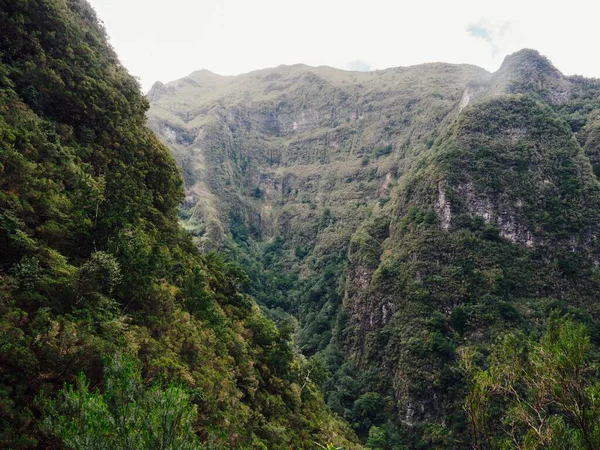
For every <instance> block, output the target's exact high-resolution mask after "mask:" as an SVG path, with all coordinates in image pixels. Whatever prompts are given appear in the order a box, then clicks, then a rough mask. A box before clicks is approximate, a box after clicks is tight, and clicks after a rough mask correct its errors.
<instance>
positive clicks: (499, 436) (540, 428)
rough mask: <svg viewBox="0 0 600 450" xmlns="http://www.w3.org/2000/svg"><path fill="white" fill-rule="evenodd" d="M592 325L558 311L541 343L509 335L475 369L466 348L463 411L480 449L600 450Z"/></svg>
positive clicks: (470, 354) (598, 406) (470, 353)
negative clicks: (466, 388) (484, 363)
mask: <svg viewBox="0 0 600 450" xmlns="http://www.w3.org/2000/svg"><path fill="white" fill-rule="evenodd" d="M591 356H592V352H591V346H590V337H589V333H588V331H587V328H586V327H585V326H584V325H582V324H577V323H575V322H573V321H572V319H569V318H561V317H559V316H558V315H557V314H554V315H553V316H552V317H551V318H550V319H549V322H548V327H547V330H546V332H545V333H544V335H543V336H542V337H541V338H540V339H539V340H534V339H531V338H526V337H524V336H519V335H515V334H507V335H505V336H504V337H503V339H502V340H501V341H500V342H499V343H498V344H497V346H496V347H494V349H493V351H492V353H491V354H490V356H489V357H488V358H487V362H488V365H489V368H485V369H481V368H479V367H478V366H477V365H476V362H475V357H476V353H475V352H474V351H473V350H466V351H465V352H464V353H463V357H462V361H463V362H462V368H463V371H464V373H465V375H466V377H467V379H468V382H469V392H468V394H467V397H466V399H465V403H464V408H465V411H466V412H467V415H468V416H469V420H470V430H471V433H472V436H473V443H474V448H478V449H484V448H490V449H494V448H527V449H530V448H531V449H533V448H565V449H566V448H574V449H588V450H592V449H596V448H598V446H600V428H599V426H598V423H599V419H600V401H599V400H598V389H600V386H599V385H598V383H597V380H596V378H597V374H596V366H597V363H598V361H597V359H593V360H592V359H591Z"/></svg>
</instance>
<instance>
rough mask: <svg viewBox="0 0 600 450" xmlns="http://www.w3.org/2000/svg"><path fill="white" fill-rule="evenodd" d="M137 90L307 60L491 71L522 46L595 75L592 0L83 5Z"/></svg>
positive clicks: (197, 0)
mask: <svg viewBox="0 0 600 450" xmlns="http://www.w3.org/2000/svg"><path fill="white" fill-rule="evenodd" d="M90 2H91V4H92V6H94V8H95V9H96V11H97V13H98V16H99V18H100V20H102V21H103V22H104V25H105V27H106V29H107V32H108V34H109V36H110V42H111V44H112V45H113V47H114V48H115V49H116V51H117V53H118V54H119V57H120V58H121V61H122V62H123V64H124V65H125V66H126V67H127V68H128V69H129V71H130V72H131V73H132V74H133V75H135V76H138V77H139V78H140V80H141V83H142V87H143V89H144V91H147V90H148V89H149V88H150V87H151V86H152V84H153V83H154V82H155V81H157V80H160V81H163V82H167V81H172V80H174V79H177V78H181V77H183V76H186V75H188V74H190V73H191V72H193V71H194V70H199V69H208V70H211V71H213V72H216V73H220V74H226V75H234V74H238V73H244V72H248V71H251V70H255V69H260V68H265V67H272V66H277V65H280V64H295V63H305V64H310V65H329V66H334V67H339V68H345V69H355V70H368V69H383V68H387V67H395V66H407V65H413V64H419V63H424V62H434V61H444V62H452V63H471V64H476V65H478V66H481V67H484V68H486V69H488V70H496V69H497V68H498V67H499V65H500V63H501V62H502V59H503V58H504V56H505V55H506V54H508V53H512V52H514V51H516V50H519V49H521V48H524V47H528V48H535V49H537V50H539V51H540V52H541V53H542V54H544V55H546V56H548V57H549V58H550V59H551V60H552V62H553V63H554V64H555V65H556V66H557V67H558V68H559V69H560V70H561V71H562V72H563V73H565V74H569V75H571V74H580V75H585V76H589V77H600V58H599V57H598V50H597V49H598V45H599V43H600V39H599V33H598V32H599V30H600V28H599V27H598V17H599V14H600V2H598V1H593V0H570V1H568V2H564V1H558V0H545V1H537V0H493V1H490V0H410V1H404V0H363V1H355V0H300V1H290V0H167V1H165V0H160V1H158V0H90Z"/></svg>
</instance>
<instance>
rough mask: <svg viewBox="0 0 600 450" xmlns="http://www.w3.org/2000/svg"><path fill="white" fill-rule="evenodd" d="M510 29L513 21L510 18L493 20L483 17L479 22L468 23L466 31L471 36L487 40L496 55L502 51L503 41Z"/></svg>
mask: <svg viewBox="0 0 600 450" xmlns="http://www.w3.org/2000/svg"><path fill="white" fill-rule="evenodd" d="M510 29H511V22H510V21H509V20H505V21H503V22H492V21H490V20H488V19H485V18H482V19H480V20H479V21H478V22H472V23H470V24H469V25H467V28H466V31H467V33H468V34H469V36H471V37H473V38H475V39H481V40H483V41H485V42H487V43H488V44H489V45H490V47H491V50H492V55H493V56H496V55H497V54H498V53H500V52H501V50H502V49H501V41H502V40H503V38H504V36H505V35H506V34H507V33H508V32H509V31H510Z"/></svg>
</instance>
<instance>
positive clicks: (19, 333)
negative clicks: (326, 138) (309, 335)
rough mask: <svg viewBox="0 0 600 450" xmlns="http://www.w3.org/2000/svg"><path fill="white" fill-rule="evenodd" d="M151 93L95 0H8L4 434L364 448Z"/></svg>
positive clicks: (4, 29) (4, 5) (4, 18)
mask: <svg viewBox="0 0 600 450" xmlns="http://www.w3.org/2000/svg"><path fill="white" fill-rule="evenodd" d="M147 109H148V102H147V100H146V99H145V98H144V97H143V96H142V95H141V93H140V88H139V85H138V83H137V81H136V80H135V79H134V78H133V77H131V76H130V75H129V74H128V73H127V71H126V70H125V69H124V68H123V66H122V65H121V64H120V63H119V61H118V59H117V57H116V56H115V53H114V52H113V50H112V49H111V48H110V46H109V45H108V44H107V37H106V35H105V33H104V30H103V28H102V27H101V26H100V25H99V22H98V19H97V17H96V15H95V13H94V11H93V10H92V9H91V7H90V6H89V5H88V3H87V2H86V1H85V0H0V447H1V448H7V449H27V448H75V449H101V448H102V449H118V448H123V449H125V448H127V449H133V448H161V449H167V448H172V449H175V448H180V449H183V448H265V449H266V448H269V449H288V448H315V445H316V444H315V442H320V443H326V442H330V441H331V442H333V443H335V444H336V445H343V446H344V448H353V444H352V443H351V440H352V437H353V432H352V431H351V430H349V429H347V428H345V426H344V425H343V424H342V423H341V422H340V421H339V420H338V419H336V418H334V417H333V416H332V414H331V413H330V412H329V411H328V409H327V408H326V406H325V404H324V402H323V399H322V395H321V393H320V392H319V390H318V389H317V388H316V387H315V385H314V383H313V382H312V379H316V380H318V378H316V377H315V375H314V374H313V375H312V376H309V374H310V373H312V372H313V371H312V369H311V367H310V365H309V363H308V362H306V360H305V359H304V358H303V357H301V356H300V355H298V354H297V353H296V352H295V350H294V346H293V344H292V342H291V333H292V330H293V327H292V326H291V325H287V326H286V325H285V324H280V326H279V327H276V326H275V325H274V323H273V322H272V321H271V320H269V319H267V318H266V317H265V316H264V315H263V314H262V313H261V312H260V311H259V309H258V307H257V306H256V304H255V302H254V300H253V299H252V298H251V297H250V296H249V295H247V294H246V293H244V286H245V285H247V283H248V282H249V280H248V278H247V276H246V275H245V274H244V273H243V272H242V271H241V270H240V269H239V268H237V266H235V265H233V264H231V263H229V262H227V261H225V260H224V259H222V258H221V257H219V256H215V255H212V254H211V255H208V254H204V255H202V254H200V252H199V251H198V249H197V247H196V246H195V245H194V243H193V242H192V239H191V238H190V236H189V235H188V234H187V232H186V231H184V230H183V229H182V228H181V226H180V225H179V223H178V216H177V208H178V206H179V204H180V203H181V202H182V200H183V199H184V192H183V189H182V182H181V177H180V172H179V170H178V169H177V167H176V165H175V163H174V162H173V160H172V158H171V155H170V154H169V151H168V149H167V148H166V147H165V146H163V145H162V144H161V143H160V142H159V141H158V139H157V138H156V137H155V135H154V134H153V132H151V131H150V130H149V129H147V128H146V126H145V123H146V116H145V113H146V110H147ZM315 373H316V372H315Z"/></svg>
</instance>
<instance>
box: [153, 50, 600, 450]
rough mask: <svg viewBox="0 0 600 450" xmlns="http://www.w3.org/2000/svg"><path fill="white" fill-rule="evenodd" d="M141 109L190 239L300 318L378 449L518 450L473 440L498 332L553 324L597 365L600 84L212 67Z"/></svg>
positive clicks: (331, 393)
mask: <svg viewBox="0 0 600 450" xmlns="http://www.w3.org/2000/svg"><path fill="white" fill-rule="evenodd" d="M148 99H149V100H150V102H151V108H150V111H149V113H148V120H149V125H150V127H151V128H152V129H153V130H154V131H156V133H157V134H158V135H159V137H160V138H161V139H162V140H163V142H165V143H166V144H167V145H168V146H169V148H170V149H171V151H172V153H173V155H174V157H175V160H176V161H177V163H178V164H179V166H180V167H181V168H182V172H183V176H184V182H185V191H186V197H185V201H184V204H183V206H182V208H181V210H180V216H181V220H182V221H183V224H184V227H185V228H186V229H187V230H189V231H190V232H191V234H192V236H193V237H194V242H195V243H196V245H198V246H199V247H200V248H201V249H202V250H203V251H204V252H209V251H211V250H219V251H222V252H225V253H226V254H228V255H229V257H230V258H233V259H235V260H237V261H238V262H240V263H241V265H242V266H243V268H244V269H245V271H246V273H247V274H248V275H249V277H250V278H251V279H252V284H251V285H250V286H249V287H247V288H246V289H247V292H249V293H251V294H252V295H254V296H255V298H257V299H258V301H259V303H260V305H261V306H262V307H263V308H264V309H265V310H266V311H267V313H268V314H269V315H270V316H271V317H272V318H274V319H275V320H276V321H277V322H280V323H289V321H290V317H291V320H292V321H297V326H296V333H295V338H296V343H297V345H298V346H299V348H300V350H301V351H302V352H303V353H304V355H306V356H307V357H309V358H310V359H309V363H310V365H311V367H320V368H321V369H322V372H323V376H322V377H320V379H319V384H320V387H321V389H322V391H323V392H324V394H325V398H326V401H327V403H328V405H329V407H330V408H331V409H332V410H333V411H335V412H337V413H338V414H340V415H341V416H342V417H344V418H345V419H346V420H347V421H348V422H349V423H350V424H351V425H352V427H353V428H354V430H355V431H356V432H357V433H358V434H359V436H361V437H362V438H363V440H364V442H366V444H367V446H369V447H371V448H382V449H384V448H385V449H387V448H394V449H396V448H398V449H399V448H440V449H447V448H472V447H473V445H474V444H473V442H475V441H474V439H477V442H478V443H477V447H476V448H492V447H494V445H496V444H497V445H501V444H499V443H501V442H503V443H504V444H506V442H508V441H506V440H502V439H501V438H500V437H498V439H495V438H491V437H489V436H488V438H489V439H488V440H487V441H485V442H484V440H483V439H482V438H481V436H482V434H483V433H485V432H486V430H483V429H481V427H479V428H477V429H475V431H473V427H472V426H470V425H469V424H470V422H469V421H470V420H471V419H470V418H472V417H473V416H472V415H469V411H470V410H469V408H468V405H466V403H465V401H466V400H465V399H467V400H469V399H472V395H473V394H472V390H471V391H470V389H472V388H473V386H475V387H478V386H481V383H479V384H478V382H476V381H473V379H472V378H470V377H472V376H473V374H474V373H475V374H477V376H479V377H483V376H484V375H481V374H486V373H488V372H486V370H487V364H491V363H490V362H489V361H492V360H493V358H494V356H493V355H495V354H497V353H498V352H499V350H497V349H495V348H496V345H495V344H494V343H495V342H496V341H497V340H498V339H499V336H500V335H502V334H503V333H505V332H507V331H510V330H512V331H513V332H515V333H523V334H525V335H528V336H530V339H531V342H537V341H538V340H540V339H546V340H548V339H549V338H540V336H542V334H543V333H544V330H545V329H546V323H547V320H548V317H549V316H550V314H551V312H552V311H555V313H554V314H561V315H564V314H568V315H570V317H571V319H568V320H574V321H576V322H579V323H583V324H584V325H585V326H587V327H588V328H589V329H590V330H592V332H591V335H590V337H589V339H590V343H591V344H590V345H591V346H592V348H595V349H597V346H598V336H597V333H596V332H595V331H594V330H596V329H597V326H598V320H599V319H600V311H599V309H598V307H597V304H598V303H597V293H598V291H599V288H600V271H599V268H598V266H599V264H600V253H599V252H600V248H599V242H598V237H599V236H600V221H599V220H598V219H599V217H598V214H599V212H598V211H600V187H599V184H598V179H597V175H598V173H599V170H598V165H599V163H600V156H599V155H600V139H599V138H598V137H599V136H600V134H599V130H600V128H599V127H600V125H599V124H600V120H599V117H600V80H594V79H585V78H582V77H577V76H571V77H567V76H564V75H563V74H561V73H560V72H559V71H558V70H557V69H556V68H555V67H554V66H553V65H552V64H551V63H550V62H549V61H548V60H547V59H546V58H544V57H543V56H541V55H540V54H538V53H537V52H536V51H533V50H522V51H520V52H517V53H515V54H513V55H510V56H508V57H507V58H506V60H505V61H504V63H503V64H502V66H501V67H500V69H499V70H498V71H497V72H495V73H488V72H486V71H485V70H483V69H479V68H477V67H473V66H466V65H449V64H427V65H422V66H415V67H409V68H396V69H387V70H383V71H377V72H368V73H363V72H344V71H340V70H336V69H332V68H327V67H318V68H312V67H307V66H302V65H297V66H281V67H277V68H274V69H268V70H262V71H257V72H252V73H249V74H245V75H240V76H236V77H223V76H219V75H215V74H212V73H210V72H207V71H200V72H194V73H193V74H191V75H190V76H188V77H186V78H182V79H180V80H177V81H174V82H170V83H167V84H166V85H165V84H160V83H157V84H156V85H155V86H154V87H153V88H152V90H151V91H150V93H149V94H148ZM556 311H558V312H556ZM570 323H571V322H567V324H570ZM549 326H550V325H549ZM569 326H570V325H569ZM498 345H500V344H498ZM532 346H533V344H532ZM532 348H533V347H532ZM536 348H537V347H536ZM536 351H537V350H536ZM490 353H491V356H490V357H489V358H488V354H490ZM466 354H468V355H470V357H469V358H470V359H469V361H470V363H469V364H471V365H470V366H469V364H467V363H462V364H461V363H459V361H460V360H461V356H460V355H463V356H464V355H466ZM513 356H514V354H511V357H513ZM462 359H463V360H464V358H462ZM473 364H474V365H475V366H477V367H479V369H477V370H475V369H474V368H473V367H474V366H473ZM467 366H469V367H470V368H471V369H470V371H469V372H468V373H467V372H466V369H465V367H467ZM505 367H506V365H505ZM478 370H479V371H480V372H478ZM498 383H500V382H499V381H498ZM497 385H498V386H499V384H497ZM484 391H485V389H483V388H479V392H484ZM496 393H497V392H496ZM488 403H489V402H488ZM499 404H502V405H504V406H506V403H502V402H499ZM553 407H554V406H553ZM553 407H548V410H552V408H553ZM487 413H488V412H485V414H487ZM483 414H484V412H480V415H479V416H478V417H484V416H483ZM493 414H495V415H496V416H500V415H501V414H500V413H499V412H498V411H495V413H493ZM493 414H492V415H493ZM507 414H508V415H507V416H506V417H509V416H510V412H509V413H507ZM565 414H566V413H565ZM567 415H568V414H567ZM485 417H488V416H485ZM565 417H566V416H565ZM513 419H514V418H513ZM478 420H479V419H478ZM507 420H508V419H507ZM513 423H514V422H513ZM519 426H521V428H519ZM519 426H517V427H516V428H514V429H513V432H514V433H521V432H522V433H521V435H519V438H518V439H517V440H516V441H514V442H524V441H523V439H525V440H526V439H528V438H527V437H526V432H525V431H523V429H522V424H521V425H519ZM500 428H501V427H498V429H494V430H491V431H490V432H491V433H501V432H505V431H506V430H504V431H502V430H500ZM515 430H516V431H515ZM561 430H562V431H561V433H562V434H560V433H558V432H557V433H555V436H559V434H560V435H561V436H563V438H564V436H566V434H565V433H567V432H566V431H564V430H563V429H561ZM571 431H572V430H571ZM569 432H570V431H569ZM573 433H574V434H572V435H573V436H575V434H577V432H576V431H573ZM551 434H552V433H551V432H548V433H547V434H546V435H545V437H544V439H546V438H548V436H550V435H551ZM567 434H568V433H567ZM523 436H525V437H523ZM478 437H479V438H478ZM563 438H560V439H562V441H561V442H566V441H565V440H564V439H566V438H564V439H563ZM540 439H542V438H540ZM556 439H558V438H556ZM482 442H483V443H482ZM540 442H541V441H540ZM544 442H546V443H545V444H544V445H547V443H548V442H550V441H544ZM573 442H575V441H573ZM555 443H556V441H555ZM504 444H502V445H504ZM507 445H508V444H507ZM573 445H575V444H573ZM494 448H495V447H494ZM503 448H504V447H503ZM511 448H512V447H511ZM515 448H516V447H515ZM528 448H529V447H528ZM552 448H554V447H552ZM556 448H562V447H556ZM581 448H586V447H585V446H584V447H581Z"/></svg>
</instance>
